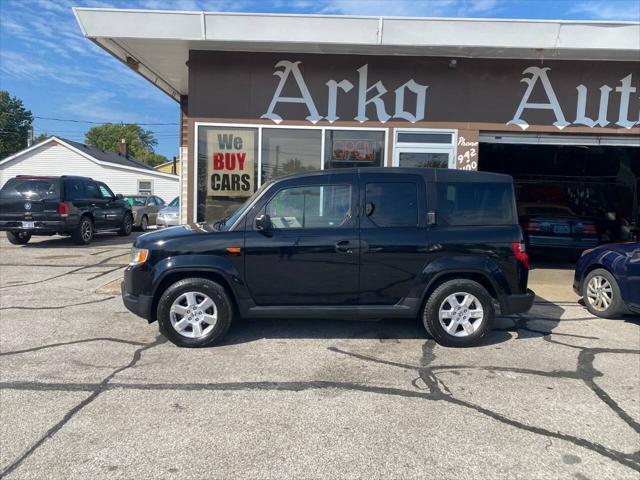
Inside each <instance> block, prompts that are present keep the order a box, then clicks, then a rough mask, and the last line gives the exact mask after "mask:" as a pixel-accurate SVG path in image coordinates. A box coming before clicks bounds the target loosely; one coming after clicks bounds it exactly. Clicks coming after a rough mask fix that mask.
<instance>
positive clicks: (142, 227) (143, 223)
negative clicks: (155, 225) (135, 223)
mask: <svg viewBox="0 0 640 480" xmlns="http://www.w3.org/2000/svg"><path fill="white" fill-rule="evenodd" d="M148 227H149V219H148V218H147V216H146V215H144V216H143V217H142V220H140V231H141V232H146V231H147V228H148Z"/></svg>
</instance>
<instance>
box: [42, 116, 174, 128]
mask: <svg viewBox="0 0 640 480" xmlns="http://www.w3.org/2000/svg"><path fill="white" fill-rule="evenodd" d="M33 118H37V119H38V120H51V121H54V122H72V123H90V124H92V125H102V124H104V123H111V124H113V125H119V124H123V125H134V124H135V125H144V126H152V125H178V123H176V122H174V123H138V122H93V121H91V120H76V119H71V118H52V117H39V116H37V115H34V116H33Z"/></svg>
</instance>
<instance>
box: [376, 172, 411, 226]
mask: <svg viewBox="0 0 640 480" xmlns="http://www.w3.org/2000/svg"><path fill="white" fill-rule="evenodd" d="M365 215H367V217H369V220H371V221H372V222H373V223H374V224H375V225H377V226H378V227H415V226H417V225H418V190H417V187H416V184H415V183H412V182H394V183H367V185H366V188H365Z"/></svg>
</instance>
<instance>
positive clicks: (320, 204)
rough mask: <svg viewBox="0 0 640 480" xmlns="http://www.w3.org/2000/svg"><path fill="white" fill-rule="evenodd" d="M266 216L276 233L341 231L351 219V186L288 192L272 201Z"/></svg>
mask: <svg viewBox="0 0 640 480" xmlns="http://www.w3.org/2000/svg"><path fill="white" fill-rule="evenodd" d="M266 213H267V214H268V215H269V216H270V217H271V224H272V226H273V228H275V229H293V228H339V227H341V226H343V225H345V224H346V223H347V222H348V220H349V218H350V217H351V186H349V185H313V186H306V187H294V188H286V189H283V190H280V191H279V192H278V193H277V194H276V195H275V196H274V197H273V198H272V199H271V200H270V201H269V203H268V204H267V207H266Z"/></svg>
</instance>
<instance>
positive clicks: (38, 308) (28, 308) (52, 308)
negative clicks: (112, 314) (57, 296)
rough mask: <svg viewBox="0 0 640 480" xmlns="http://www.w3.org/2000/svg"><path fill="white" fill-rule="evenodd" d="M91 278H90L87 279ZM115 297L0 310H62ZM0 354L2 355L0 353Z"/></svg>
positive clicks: (0, 308)
mask: <svg viewBox="0 0 640 480" xmlns="http://www.w3.org/2000/svg"><path fill="white" fill-rule="evenodd" d="M89 280H91V279H89ZM114 298H116V297H113V296H112V297H107V298H100V299H98V300H89V301H87V302H81V303H70V304H68V305H58V306H52V307H46V306H45V307H0V310H62V309H63V308H69V307H79V306H81V305H93V304H94V303H102V302H106V301H107V300H112V299H114ZM0 355H2V354H1V353H0Z"/></svg>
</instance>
